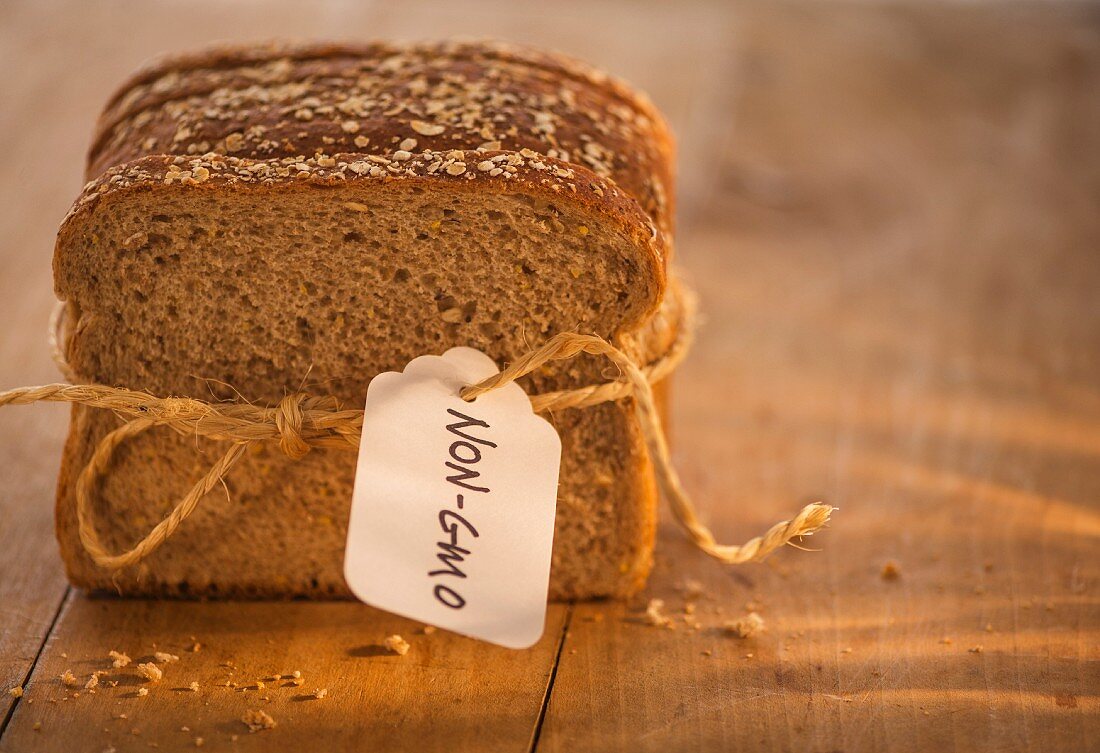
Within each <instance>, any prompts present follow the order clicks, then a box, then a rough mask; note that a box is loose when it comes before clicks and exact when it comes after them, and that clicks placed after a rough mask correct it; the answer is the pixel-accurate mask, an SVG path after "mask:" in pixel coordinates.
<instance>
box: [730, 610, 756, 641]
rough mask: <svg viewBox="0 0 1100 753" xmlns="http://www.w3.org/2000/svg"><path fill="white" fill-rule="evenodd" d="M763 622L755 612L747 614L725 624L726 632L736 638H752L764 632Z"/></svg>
mask: <svg viewBox="0 0 1100 753" xmlns="http://www.w3.org/2000/svg"><path fill="white" fill-rule="evenodd" d="M764 628H765V622H764V618H763V617H761V616H760V615H759V614H758V613H757V612H749V613H748V614H746V615H745V616H744V617H740V618H738V619H736V620H732V621H730V622H727V623H726V632H727V633H730V634H732V635H735V636H737V637H738V638H752V637H753V636H754V635H758V634H759V633H762V632H764Z"/></svg>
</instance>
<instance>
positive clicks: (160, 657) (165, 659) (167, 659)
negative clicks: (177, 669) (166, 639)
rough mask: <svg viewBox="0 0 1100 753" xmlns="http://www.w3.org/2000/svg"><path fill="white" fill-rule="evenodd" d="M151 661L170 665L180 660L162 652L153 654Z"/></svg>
mask: <svg viewBox="0 0 1100 753" xmlns="http://www.w3.org/2000/svg"><path fill="white" fill-rule="evenodd" d="M153 659H154V660H155V661H158V662H160V663H161V664H171V663H172V662H174V661H179V660H180V658H179V657H178V656H176V655H175V654H168V653H165V652H164V651H157V652H156V653H154V654H153Z"/></svg>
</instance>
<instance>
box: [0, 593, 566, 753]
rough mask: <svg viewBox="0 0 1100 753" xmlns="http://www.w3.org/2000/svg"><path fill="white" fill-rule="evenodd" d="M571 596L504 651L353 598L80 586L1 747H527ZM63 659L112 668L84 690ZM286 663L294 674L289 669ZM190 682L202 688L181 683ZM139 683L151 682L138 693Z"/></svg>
mask: <svg viewBox="0 0 1100 753" xmlns="http://www.w3.org/2000/svg"><path fill="white" fill-rule="evenodd" d="M567 611H568V607H566V606H562V605H557V606H554V607H553V608H552V609H551V611H550V615H549V617H548V620H547V629H546V633H545V635H544V636H543V640H542V641H541V642H540V643H538V644H537V645H536V646H535V647H533V648H532V649H530V650H527V651H511V650H508V649H504V648H496V647H490V646H486V645H485V644H483V643H480V642H478V641H474V640H472V639H468V638H462V637H459V636H456V635H452V634H444V633H442V632H440V633H436V634H434V635H431V636H426V635H424V634H423V631H422V628H421V626H420V625H419V624H418V623H414V622H411V621H409V620H404V619H402V618H399V617H394V616H392V615H387V614H384V613H381V612H378V611H376V610H373V609H370V608H369V607H366V606H364V605H362V604H339V603H330V604H310V603H303V602H295V603H286V604H263V603H248V604H234V603H210V604H201V603H181V602H175V603H159V602H150V601H137V600H131V601H121V600H111V599H87V598H84V597H82V596H75V597H73V598H71V599H70V600H69V602H68V603H67V604H66V607H65V611H64V613H63V615H62V618H61V620H60V621H59V623H58V627H57V629H56V630H55V631H54V633H53V635H52V636H51V637H50V642H49V644H48V646H47V650H46V652H45V653H44V655H43V657H42V660H41V661H40V662H39V665H38V667H36V670H35V678H36V679H35V681H34V682H32V683H31V685H30V686H29V688H28V690H27V694H26V696H25V698H24V699H23V702H22V703H20V705H19V707H18V709H17V710H16V713H15V716H14V717H13V719H12V723H11V725H10V726H9V728H8V732H7V733H6V734H5V735H4V737H3V738H2V739H0V750H2V751H26V750H33V749H39V750H41V749H44V750H83V749H90V750H95V751H98V750H103V749H109V748H115V749H116V750H118V751H126V750H148V749H149V743H151V742H155V743H157V745H158V747H160V748H162V749H168V750H173V749H176V750H178V749H184V748H187V749H191V748H194V747H195V741H196V739H197V738H202V740H203V742H202V745H203V746H204V747H208V748H210V749H212V750H227V749H229V747H230V745H231V746H232V750H234V751H242V752H243V751H252V750H255V751H260V750H314V749H317V748H316V747H314V746H317V745H321V746H322V749H325V750H423V751H436V750H439V751H443V750H453V748H454V745H455V741H470V742H471V744H473V743H474V742H475V741H476V747H477V749H478V750H487V751H526V750H528V748H529V745H530V740H531V736H532V734H533V732H534V720H535V719H537V718H538V715H539V710H540V708H541V707H542V703H543V697H544V695H545V693H546V687H547V683H548V680H549V676H550V669H551V667H552V666H553V660H554V656H555V655H556V653H557V650H558V644H559V642H560V641H561V638H562V625H563V622H564V620H565V618H566V614H567ZM392 634H399V635H401V636H402V637H404V638H405V639H406V640H407V641H408V642H409V643H410V644H411V649H410V650H409V653H408V654H406V655H405V656H397V655H395V654H393V653H392V652H390V651H388V650H386V648H385V647H384V644H383V642H384V640H385V638H386V637H387V636H389V635H392ZM195 643H199V644H200V649H199V650H198V651H194V650H192V649H193V647H194V644H195ZM112 650H117V651H121V652H124V653H126V654H127V655H128V656H129V657H131V658H132V659H133V662H132V663H131V665H130V666H128V667H124V668H120V669H113V668H112V666H111V661H110V659H108V652H109V651H112ZM155 651H162V652H166V653H170V654H173V655H175V656H178V657H179V661H177V662H171V663H167V664H161V665H160V666H161V667H162V668H163V671H164V677H163V679H161V680H160V681H159V682H143V681H142V679H141V678H140V677H139V676H138V674H137V672H136V671H135V668H134V667H135V665H136V664H137V663H139V662H147V661H152V660H153V654H154V652H155ZM67 670H68V671H71V672H72V673H73V674H74V675H75V676H78V677H79V678H80V680H81V681H82V682H83V681H86V680H87V679H88V677H89V676H90V674H91V673H92V672H94V671H97V670H108V671H109V674H107V675H104V676H103V677H102V678H101V679H100V687H98V688H96V692H95V693H94V694H93V693H91V692H90V691H84V690H81V689H80V688H75V689H74V688H66V687H65V686H64V685H63V684H62V683H61V682H60V680H59V679H58V678H59V677H60V676H61V675H62V674H63V673H64V672H65V671H67ZM294 672H300V673H301V679H302V681H303V684H302V685H300V686H295V685H293V684H292V675H293V673H294ZM275 675H279V676H280V679H279V680H274V679H272V678H273V677H274V676H275ZM264 678H268V679H267V680H265V679H264ZM109 681H117V682H118V685H117V687H110V686H108V684H107V683H108V682H109ZM257 681H259V682H262V683H263V685H264V687H263V688H260V687H259V686H258V685H257ZM192 682H197V683H199V685H198V690H196V691H192V690H191V689H190V684H191V683H192ZM226 682H230V683H233V684H234V685H235V686H233V685H231V686H228V687H227V686H225V685H224V683H226ZM139 688H145V689H146V690H148V695H146V696H144V697H139V696H138V694H137V690H138V689H139ZM321 688H324V689H325V690H327V694H326V696H325V697H324V698H321V699H318V698H316V697H315V696H314V692H315V691H316V690H318V689H321ZM74 692H79V695H78V696H76V697H73V694H74ZM257 709H258V710H263V711H264V712H266V713H267V714H268V715H269V716H271V718H272V719H274V720H275V723H276V726H275V727H274V728H273V729H270V730H263V731H260V732H255V733H250V732H249V730H248V727H247V726H246V725H245V724H244V723H243V722H242V721H241V718H242V717H243V716H244V714H245V713H246V712H248V711H250V710H257ZM123 714H125V717H124V718H120V717H121V716H122V715H123ZM36 724H37V725H40V726H39V728H37V729H36V728H35V725H36ZM184 728H186V729H184ZM234 736H236V739H234ZM89 746H90V747H89Z"/></svg>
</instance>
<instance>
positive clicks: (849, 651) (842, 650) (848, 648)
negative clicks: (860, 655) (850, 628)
mask: <svg viewBox="0 0 1100 753" xmlns="http://www.w3.org/2000/svg"><path fill="white" fill-rule="evenodd" d="M840 653H842V654H850V653H852V647H851V646H848V647H847V648H842V649H840Z"/></svg>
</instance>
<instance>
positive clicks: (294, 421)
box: [275, 392, 313, 460]
mask: <svg viewBox="0 0 1100 753" xmlns="http://www.w3.org/2000/svg"><path fill="white" fill-rule="evenodd" d="M307 398H308V395H306V394H305V393H304V392H295V393H294V394H292V395H287V396H286V397H284V398H283V399H282V400H280V401H279V405H278V406H277V407H276V408H275V428H277V429H278V430H279V449H281V450H282V451H283V452H284V453H285V454H286V456H287V457H288V458H290V459H291V460H299V459H300V458H303V457H305V456H306V455H308V454H309V451H310V450H311V449H313V448H312V447H311V446H310V444H309V442H307V441H306V440H305V438H304V437H303V436H302V424H303V422H304V419H305V416H304V414H303V413H302V403H303V402H304V401H305V400H306V399H307Z"/></svg>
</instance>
